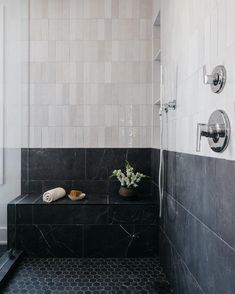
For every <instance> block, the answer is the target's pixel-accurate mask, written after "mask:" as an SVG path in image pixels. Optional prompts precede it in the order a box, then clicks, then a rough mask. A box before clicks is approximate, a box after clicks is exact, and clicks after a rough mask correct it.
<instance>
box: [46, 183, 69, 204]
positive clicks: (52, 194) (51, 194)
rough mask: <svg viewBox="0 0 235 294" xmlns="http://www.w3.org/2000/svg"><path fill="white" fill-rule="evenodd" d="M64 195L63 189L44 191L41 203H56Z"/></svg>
mask: <svg viewBox="0 0 235 294" xmlns="http://www.w3.org/2000/svg"><path fill="white" fill-rule="evenodd" d="M65 195H66V192H65V190H64V189H63V188H60V187H58V188H55V189H52V190H48V191H46V192H45V193H44V194H43V196H42V199H43V201H45V202H47V203H50V202H52V201H56V200H58V199H60V198H63V197H64V196H65Z"/></svg>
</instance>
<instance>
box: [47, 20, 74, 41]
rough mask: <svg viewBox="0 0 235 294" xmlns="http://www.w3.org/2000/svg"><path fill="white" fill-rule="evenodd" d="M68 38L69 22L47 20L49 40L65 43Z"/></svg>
mask: <svg viewBox="0 0 235 294" xmlns="http://www.w3.org/2000/svg"><path fill="white" fill-rule="evenodd" d="M69 38H70V23H69V20H56V19H55V20H49V40H51V41H53V40H54V41H65V40H69Z"/></svg>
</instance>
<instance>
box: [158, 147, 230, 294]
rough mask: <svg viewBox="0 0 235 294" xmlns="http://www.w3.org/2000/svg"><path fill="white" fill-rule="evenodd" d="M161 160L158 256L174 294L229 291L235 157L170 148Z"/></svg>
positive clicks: (225, 292)
mask: <svg viewBox="0 0 235 294" xmlns="http://www.w3.org/2000/svg"><path fill="white" fill-rule="evenodd" d="M164 159H165V163H166V165H165V175H166V182H165V201H164V216H163V219H162V220H161V230H162V233H161V234H160V256H161V259H162V263H163V265H164V266H165V270H166V272H167V273H168V276H169V278H170V280H171V281H172V284H173V285H175V289H176V293H179V294H181V293H208V294H210V293H213V294H221V293H223V294H230V293H233V291H234V288H235V242H234V241H235V231H234V224H235V218H234V211H235V197H234V196H233V195H234V191H235V189H234V188H235V181H234V178H235V177H234V176H235V162H234V161H228V160H223V159H216V158H208V157H203V156H195V155H190V154H183V153H175V152H165V154H164ZM172 179H173V180H172ZM163 244H165V245H163ZM185 289H186V290H185ZM189 289H191V290H189ZM185 291H186V292H185Z"/></svg>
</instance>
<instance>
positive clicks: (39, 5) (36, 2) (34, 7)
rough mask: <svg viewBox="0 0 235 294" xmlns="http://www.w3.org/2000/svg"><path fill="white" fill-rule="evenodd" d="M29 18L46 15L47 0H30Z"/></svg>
mask: <svg viewBox="0 0 235 294" xmlns="http://www.w3.org/2000/svg"><path fill="white" fill-rule="evenodd" d="M30 17H31V19H41V18H47V17H48V0H30Z"/></svg>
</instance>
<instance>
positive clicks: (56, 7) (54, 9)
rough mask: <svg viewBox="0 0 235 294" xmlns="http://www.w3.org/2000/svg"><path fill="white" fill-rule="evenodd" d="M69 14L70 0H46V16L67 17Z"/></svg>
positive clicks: (54, 17) (53, 17)
mask: <svg viewBox="0 0 235 294" xmlns="http://www.w3.org/2000/svg"><path fill="white" fill-rule="evenodd" d="M69 15H70V1H68V0H48V17H49V18H50V19H68V18H69Z"/></svg>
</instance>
